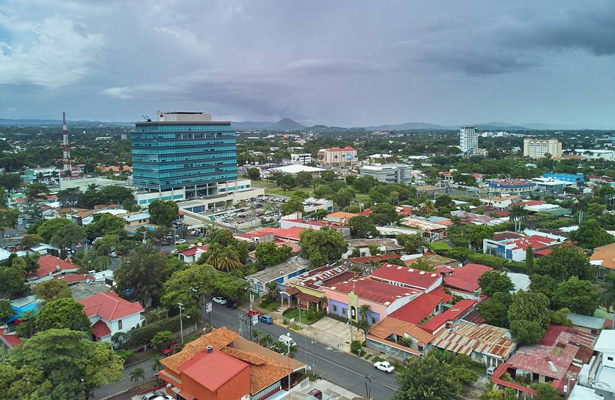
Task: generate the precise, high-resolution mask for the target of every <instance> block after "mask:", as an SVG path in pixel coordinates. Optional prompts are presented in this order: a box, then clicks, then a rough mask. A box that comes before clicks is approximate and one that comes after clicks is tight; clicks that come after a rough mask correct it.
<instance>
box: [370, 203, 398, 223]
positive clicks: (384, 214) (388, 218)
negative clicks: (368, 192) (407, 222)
mask: <svg viewBox="0 0 615 400" xmlns="http://www.w3.org/2000/svg"><path fill="white" fill-rule="evenodd" d="M371 211H372V212H371V214H370V215H369V217H370V218H371V219H372V221H374V224H376V225H378V226H382V225H388V224H390V223H392V222H394V221H397V218H398V215H397V210H396V209H395V206H394V205H392V204H389V203H378V204H375V205H374V206H373V207H372V208H371Z"/></svg>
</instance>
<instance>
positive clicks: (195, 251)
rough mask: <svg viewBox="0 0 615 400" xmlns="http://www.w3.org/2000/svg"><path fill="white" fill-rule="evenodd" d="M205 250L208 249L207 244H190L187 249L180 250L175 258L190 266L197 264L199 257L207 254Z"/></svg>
mask: <svg viewBox="0 0 615 400" xmlns="http://www.w3.org/2000/svg"><path fill="white" fill-rule="evenodd" d="M207 249H209V245H208V244H206V245H202V244H197V245H193V244H191V245H190V247H189V248H187V249H185V250H181V251H180V252H179V253H178V254H177V257H178V258H179V259H180V260H182V261H183V262H185V263H188V264H192V263H195V262H197V261H198V260H199V258H201V256H202V255H203V254H205V253H206V252H207Z"/></svg>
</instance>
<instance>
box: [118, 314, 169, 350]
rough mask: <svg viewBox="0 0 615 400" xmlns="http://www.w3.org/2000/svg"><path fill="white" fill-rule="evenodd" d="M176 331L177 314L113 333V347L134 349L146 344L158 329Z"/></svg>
mask: <svg viewBox="0 0 615 400" xmlns="http://www.w3.org/2000/svg"><path fill="white" fill-rule="evenodd" d="M165 330H166V331H171V332H177V331H178V330H179V315H177V316H175V317H171V318H167V319H165V320H162V321H158V322H154V323H151V324H148V325H144V326H142V327H140V328H135V329H132V330H130V331H128V332H122V333H121V334H120V333H116V334H115V335H113V337H112V338H111V340H113V342H114V345H115V348H119V349H125V350H126V349H136V348H138V347H141V346H147V345H149V344H150V342H151V340H152V339H153V338H154V336H156V333H158V332H160V331H165Z"/></svg>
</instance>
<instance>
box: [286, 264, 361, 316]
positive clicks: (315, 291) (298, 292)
mask: <svg viewBox="0 0 615 400" xmlns="http://www.w3.org/2000/svg"><path fill="white" fill-rule="evenodd" d="M355 276H356V273H354V272H350V271H348V268H346V267H345V266H342V265H339V266H329V265H325V266H323V267H320V268H316V269H313V270H311V271H307V272H304V273H302V274H301V275H298V276H296V277H294V278H292V279H290V280H289V281H288V282H286V284H285V285H284V286H286V288H285V289H284V290H283V291H281V292H280V296H281V298H282V306H283V307H295V306H297V305H298V306H299V307H300V308H302V309H304V310H308V309H311V308H312V309H314V310H315V311H317V312H318V311H321V310H322V309H326V307H327V304H326V303H327V297H326V296H325V292H324V291H323V290H322V286H323V285H334V284H335V283H337V282H342V281H347V280H349V279H352V278H354V277H355Z"/></svg>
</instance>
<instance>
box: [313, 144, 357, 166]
mask: <svg viewBox="0 0 615 400" xmlns="http://www.w3.org/2000/svg"><path fill="white" fill-rule="evenodd" d="M318 157H320V158H321V159H322V162H323V164H326V165H332V164H356V163H357V162H358V161H359V159H358V157H357V149H355V148H353V147H350V146H346V147H342V148H331V149H320V150H318Z"/></svg>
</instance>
